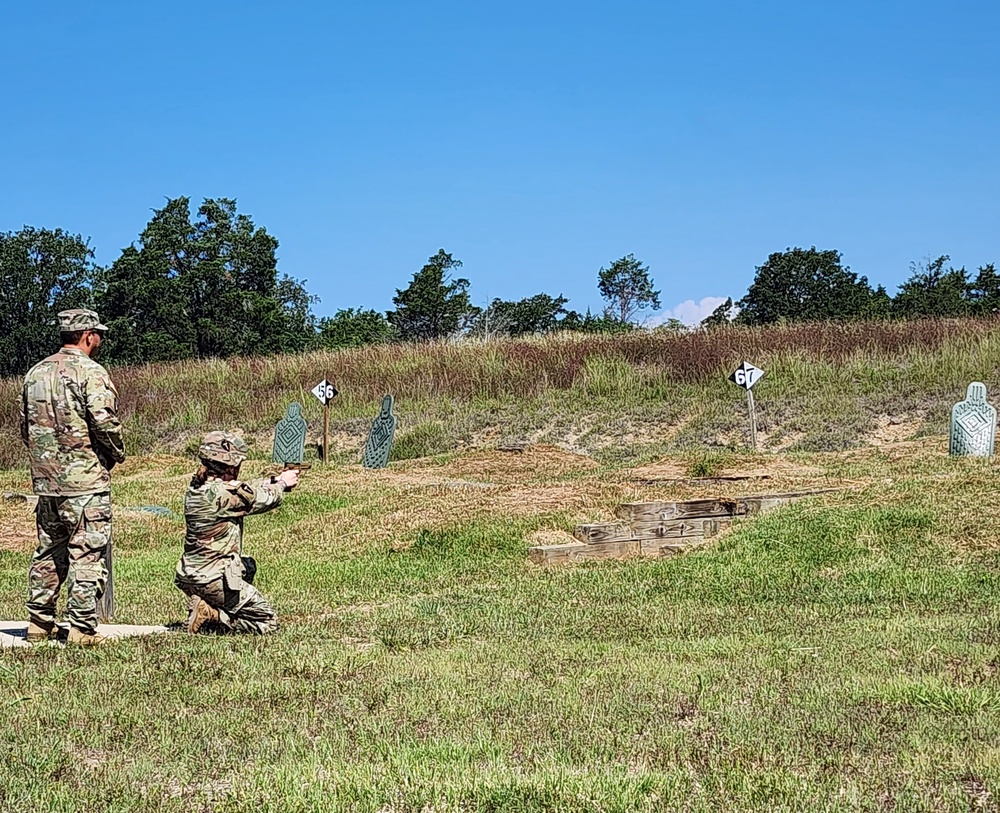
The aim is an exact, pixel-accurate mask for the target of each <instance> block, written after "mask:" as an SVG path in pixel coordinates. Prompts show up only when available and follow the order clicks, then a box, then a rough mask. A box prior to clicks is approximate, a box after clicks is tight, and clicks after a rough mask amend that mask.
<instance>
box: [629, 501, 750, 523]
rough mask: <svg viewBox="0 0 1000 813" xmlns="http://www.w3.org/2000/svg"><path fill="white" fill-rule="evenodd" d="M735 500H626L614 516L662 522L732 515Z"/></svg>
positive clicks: (735, 503)
mask: <svg viewBox="0 0 1000 813" xmlns="http://www.w3.org/2000/svg"><path fill="white" fill-rule="evenodd" d="M738 508H739V506H738V502H737V500H686V501H685V502H628V503H625V504H623V505H619V506H618V508H617V509H616V510H615V516H617V517H619V518H620V519H624V520H627V521H629V522H631V523H635V522H663V521H666V520H671V519H687V518H689V517H697V518H702V517H732V516H736V514H737V509H738Z"/></svg>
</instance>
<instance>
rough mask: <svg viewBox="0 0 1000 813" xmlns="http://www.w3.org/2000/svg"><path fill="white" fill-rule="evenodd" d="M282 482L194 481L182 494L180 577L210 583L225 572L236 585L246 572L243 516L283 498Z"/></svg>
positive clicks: (271, 505) (259, 512)
mask: <svg viewBox="0 0 1000 813" xmlns="http://www.w3.org/2000/svg"><path fill="white" fill-rule="evenodd" d="M284 492H285V486H284V484H283V483H280V482H279V483H272V482H270V481H269V480H255V481H254V482H252V483H248V482H245V481H243V480H231V481H229V482H225V481H223V480H220V479H219V478H217V477H210V478H208V480H207V481H206V482H205V484H204V485H202V486H193V485H192V486H190V487H189V488H188V490H187V494H185V495H184V520H185V522H186V523H187V531H186V533H185V534H184V555H183V556H181V560H180V562H178V564H177V578H178V579H181V580H183V581H187V582H193V583H195V584H208V583H209V582H213V581H215V580H216V579H218V578H225V579H226V584H227V585H228V586H230V587H231V588H233V589H238V587H239V581H240V580H241V579H242V578H243V561H242V560H241V559H240V553H241V551H242V547H243V517H246V516H249V515H250V514H263V513H264V512H265V511H270V510H271V509H272V508H276V507H277V506H279V505H280V504H281V498H282V496H283V494H284Z"/></svg>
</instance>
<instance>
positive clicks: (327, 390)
mask: <svg viewBox="0 0 1000 813" xmlns="http://www.w3.org/2000/svg"><path fill="white" fill-rule="evenodd" d="M300 392H301V390H300ZM312 394H313V395H315V396H316V397H317V398H319V402H320V403H321V404H322V405H323V406H326V405H327V404H329V403H330V402H331V401H332V400H333V399H334V398H335V397H336V395H337V388H336V387H335V386H333V384H331V383H330V382H329V381H327V380H326V379H325V378H324V379H323V380H322V381H320V382H319V383H318V384H317V385H316V386H315V387H313V389H312Z"/></svg>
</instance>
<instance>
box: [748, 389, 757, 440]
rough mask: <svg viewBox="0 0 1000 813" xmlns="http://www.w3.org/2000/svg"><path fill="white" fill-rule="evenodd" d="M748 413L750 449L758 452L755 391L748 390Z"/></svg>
mask: <svg viewBox="0 0 1000 813" xmlns="http://www.w3.org/2000/svg"><path fill="white" fill-rule="evenodd" d="M747 411H748V412H749V413H750V448H751V449H753V451H755V452H756V451H757V406H756V404H754V402H753V390H747Z"/></svg>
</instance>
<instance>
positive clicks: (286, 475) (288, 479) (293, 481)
mask: <svg viewBox="0 0 1000 813" xmlns="http://www.w3.org/2000/svg"><path fill="white" fill-rule="evenodd" d="M277 480H278V481H279V482H282V483H284V484H285V489H286V490H287V489H289V488H295V486H296V485H297V484H298V482H299V472H298V469H289V470H288V471H283V472H281V474H279V475H278V477H277Z"/></svg>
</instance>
